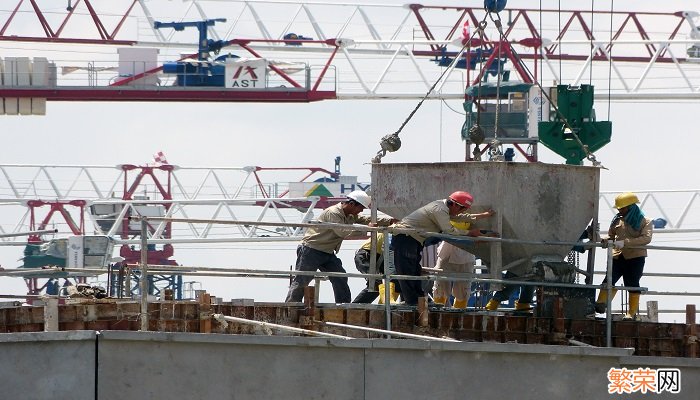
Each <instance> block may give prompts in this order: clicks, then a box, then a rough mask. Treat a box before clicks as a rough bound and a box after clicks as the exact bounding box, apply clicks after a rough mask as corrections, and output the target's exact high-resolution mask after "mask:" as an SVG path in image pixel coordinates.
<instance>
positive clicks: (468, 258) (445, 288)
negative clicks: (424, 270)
mask: <svg viewBox="0 0 700 400" xmlns="http://www.w3.org/2000/svg"><path fill="white" fill-rule="evenodd" d="M493 214H494V211H493V210H488V211H486V212H483V213H479V214H471V218H472V219H474V220H476V219H479V218H486V217H490V216H492V215H493ZM450 223H451V224H452V226H454V227H455V228H457V229H459V230H461V231H469V229H470V227H471V223H470V222H466V221H463V222H458V221H450ZM475 265H476V257H475V256H474V254H472V253H470V252H468V251H466V250H464V249H462V248H460V247H457V246H455V245H453V244H451V243H449V242H445V241H443V242H441V243H440V244H439V245H438V249H437V263H436V265H435V267H436V268H437V269H440V270H442V271H443V272H449V273H474V267H475ZM434 292H435V294H434V297H433V301H434V302H435V303H437V304H443V305H445V304H447V302H448V300H449V298H450V295H452V296H453V297H454V302H453V303H452V307H454V308H467V301H468V300H469V296H470V295H471V282H469V281H463V280H456V281H448V280H442V279H438V280H436V281H435V289H434Z"/></svg>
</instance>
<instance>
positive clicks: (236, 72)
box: [226, 59, 267, 89]
mask: <svg viewBox="0 0 700 400" xmlns="http://www.w3.org/2000/svg"><path fill="white" fill-rule="evenodd" d="M226 76H230V77H231V78H228V79H227V80H226V87H228V88H232V89H253V88H264V87H266V86H267V85H266V82H265V78H266V76H267V60H265V59H254V60H242V61H237V60H236V59H229V60H227V61H226Z"/></svg>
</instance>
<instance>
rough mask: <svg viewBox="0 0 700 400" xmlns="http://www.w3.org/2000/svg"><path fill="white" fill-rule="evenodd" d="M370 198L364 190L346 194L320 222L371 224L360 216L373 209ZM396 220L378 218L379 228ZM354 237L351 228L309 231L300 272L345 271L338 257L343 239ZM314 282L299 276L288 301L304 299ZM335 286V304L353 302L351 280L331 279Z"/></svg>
mask: <svg viewBox="0 0 700 400" xmlns="http://www.w3.org/2000/svg"><path fill="white" fill-rule="evenodd" d="M370 202H371V199H370V197H369V195H368V194H367V193H365V192H364V191H362V190H355V191H353V192H350V193H349V194H348V195H347V199H346V200H345V201H343V202H342V203H338V204H335V205H333V206H330V207H328V208H326V209H325V210H323V211H322V212H321V214H320V215H319V216H318V222H322V223H323V222H327V223H336V224H363V225H370V223H371V220H370V218H369V217H366V216H362V215H359V214H360V213H361V212H362V211H363V210H364V209H365V208H368V207H369V206H370ZM393 221H394V220H393V219H391V218H378V219H377V225H380V226H388V225H390V224H391V223H392V222H393ZM350 234H352V229H343V228H336V229H329V228H308V229H307V230H306V233H305V234H304V237H303V238H302V239H301V244H299V246H298V247H297V261H296V267H295V269H296V270H297V271H317V270H321V271H323V272H343V273H344V272H345V269H343V263H342V261H340V259H339V258H338V257H337V256H336V254H337V253H338V251H339V250H340V245H341V244H342V243H343V240H344V239H345V238H346V237H348V236H350ZM312 279H313V276H310V275H297V276H295V277H294V279H293V281H292V284H291V285H290V286H289V292H288V293H287V298H286V300H285V301H286V302H299V301H301V300H302V299H303V298H304V288H305V287H306V286H308V285H309V282H311V280H312ZM329 279H330V281H331V285H332V286H333V294H334V296H335V302H336V303H349V302H350V299H351V298H350V296H351V295H350V287H349V286H348V278H346V277H332V278H329Z"/></svg>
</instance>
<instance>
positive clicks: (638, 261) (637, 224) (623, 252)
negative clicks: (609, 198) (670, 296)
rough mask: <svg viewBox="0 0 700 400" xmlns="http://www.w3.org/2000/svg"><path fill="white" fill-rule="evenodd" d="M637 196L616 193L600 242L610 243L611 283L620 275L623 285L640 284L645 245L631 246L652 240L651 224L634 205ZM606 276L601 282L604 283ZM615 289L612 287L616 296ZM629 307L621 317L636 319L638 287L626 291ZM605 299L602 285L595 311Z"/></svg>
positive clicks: (597, 310) (603, 308)
mask: <svg viewBox="0 0 700 400" xmlns="http://www.w3.org/2000/svg"><path fill="white" fill-rule="evenodd" d="M637 203H639V198H637V195H636V194H634V193H631V192H626V193H621V194H619V195H618V196H617V197H615V208H617V210H618V213H617V215H615V217H614V218H613V220H612V222H611V223H610V229H608V237H607V238H604V239H603V240H602V242H603V243H604V244H606V245H610V244H612V246H613V262H612V284H613V285H615V283H616V282H617V281H618V279H620V277H622V279H623V282H624V283H625V286H629V287H639V280H640V279H641V277H642V274H643V273H644V261H645V259H646V256H647V250H646V249H634V248H630V247H632V246H644V245H647V244H649V243H650V242H651V237H652V234H653V230H654V229H653V224H652V222H651V220H650V219H649V218H646V217H645V216H644V213H643V212H642V210H641V209H640V208H639V206H638V205H637ZM607 279H608V278H607V277H605V279H603V283H602V285H603V286H605V284H606V283H607ZM616 293H617V290H616V289H613V291H612V297H615V294H616ZM629 295H630V297H629V308H628V310H627V313H626V314H625V316H624V317H623V319H624V320H636V319H637V313H638V312H639V295H640V291H639V290H630V291H629ZM607 300H608V291H607V289H601V290H600V293H599V294H598V299H597V300H596V304H595V311H596V312H597V313H604V312H605V309H606V306H607Z"/></svg>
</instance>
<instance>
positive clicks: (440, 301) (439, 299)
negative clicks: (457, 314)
mask: <svg viewBox="0 0 700 400" xmlns="http://www.w3.org/2000/svg"><path fill="white" fill-rule="evenodd" d="M433 303H435V304H442V305H443V306H444V305H445V303H447V299H446V298H444V297H435V298H434V299H433Z"/></svg>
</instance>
